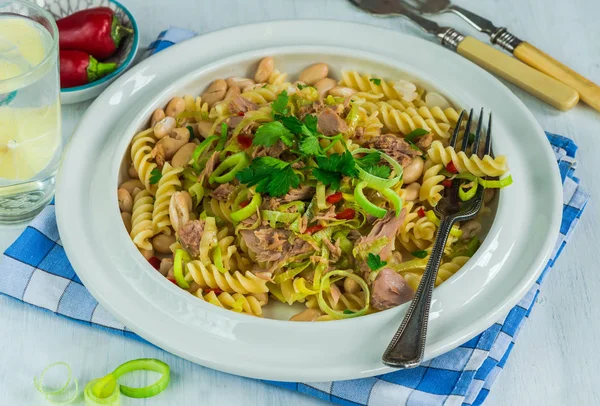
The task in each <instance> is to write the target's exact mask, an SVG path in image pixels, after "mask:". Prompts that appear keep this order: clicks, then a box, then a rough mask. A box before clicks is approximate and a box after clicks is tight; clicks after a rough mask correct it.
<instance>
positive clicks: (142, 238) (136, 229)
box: [129, 190, 154, 250]
mask: <svg viewBox="0 0 600 406" xmlns="http://www.w3.org/2000/svg"><path fill="white" fill-rule="evenodd" d="M153 207H154V198H153V197H152V195H150V192H148V191H147V190H142V191H140V192H138V194H136V195H135V198H134V199H133V211H132V215H131V233H130V234H129V236H130V237H131V240H132V241H133V243H134V244H135V245H137V246H138V247H139V248H141V249H144V250H151V249H152V243H151V242H150V238H152V237H153V236H154V232H153V228H152V210H153Z"/></svg>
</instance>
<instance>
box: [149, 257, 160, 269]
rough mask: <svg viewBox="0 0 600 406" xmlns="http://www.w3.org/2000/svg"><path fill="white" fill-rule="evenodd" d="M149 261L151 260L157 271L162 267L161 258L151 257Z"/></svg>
mask: <svg viewBox="0 0 600 406" xmlns="http://www.w3.org/2000/svg"><path fill="white" fill-rule="evenodd" d="M148 262H150V265H152V266H153V267H154V269H156V270H157V271H158V270H159V269H160V259H158V258H156V257H150V259H149V260H148Z"/></svg>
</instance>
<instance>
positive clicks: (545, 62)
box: [513, 42, 600, 111]
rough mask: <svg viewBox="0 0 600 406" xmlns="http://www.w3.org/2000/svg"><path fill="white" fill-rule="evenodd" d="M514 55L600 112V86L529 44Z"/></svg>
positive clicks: (518, 48) (522, 45)
mask: <svg viewBox="0 0 600 406" xmlns="http://www.w3.org/2000/svg"><path fill="white" fill-rule="evenodd" d="M513 53H514V55H515V56H516V57H517V58H519V59H520V60H521V61H523V62H525V63H526V64H527V65H530V66H533V67H534V68H536V69H537V70H539V71H542V72H544V73H546V74H548V75H550V76H552V77H553V78H555V79H558V80H560V81H561V82H563V83H564V84H566V85H568V86H569V87H571V88H573V89H574V90H576V91H577V92H578V93H579V97H580V98H581V100H583V101H584V102H586V103H587V104H588V105H590V106H591V107H593V108H594V109H596V110H598V111H600V86H598V85H597V84H595V83H594V82H592V81H591V80H589V79H586V78H584V77H583V76H581V75H580V74H579V73H577V72H575V71H574V70H573V69H571V68H569V67H568V66H565V65H563V64H562V63H560V62H559V61H557V60H556V59H554V58H552V57H551V56H550V55H548V54H546V53H545V52H543V51H540V50H539V49H537V48H536V47H534V46H533V45H531V44H530V43H528V42H522V43H521V44H519V45H518V46H517V47H516V48H515V50H514V51H513Z"/></svg>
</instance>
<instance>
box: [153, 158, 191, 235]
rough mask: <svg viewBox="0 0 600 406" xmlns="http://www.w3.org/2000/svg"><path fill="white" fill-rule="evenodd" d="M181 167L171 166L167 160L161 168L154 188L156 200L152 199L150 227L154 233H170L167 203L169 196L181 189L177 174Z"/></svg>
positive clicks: (181, 170)
mask: <svg viewBox="0 0 600 406" xmlns="http://www.w3.org/2000/svg"><path fill="white" fill-rule="evenodd" d="M181 172H183V168H173V167H172V166H171V165H170V164H169V163H168V162H166V163H165V165H164V166H163V170H162V177H161V178H160V180H159V181H158V189H156V200H155V201H154V210H153V212H152V227H153V228H154V234H159V233H164V234H167V235H171V219H170V217H169V203H170V202H171V196H173V194H175V192H176V191H177V190H179V189H181V181H180V180H179V174H180V173H181Z"/></svg>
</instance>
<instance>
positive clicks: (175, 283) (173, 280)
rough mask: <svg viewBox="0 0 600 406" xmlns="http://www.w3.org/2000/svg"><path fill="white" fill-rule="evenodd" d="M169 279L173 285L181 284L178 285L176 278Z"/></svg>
mask: <svg viewBox="0 0 600 406" xmlns="http://www.w3.org/2000/svg"><path fill="white" fill-rule="evenodd" d="M167 280H168V281H169V282H171V283H172V284H173V285H175V286H179V285H177V282H176V281H175V279H171V278H167Z"/></svg>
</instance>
